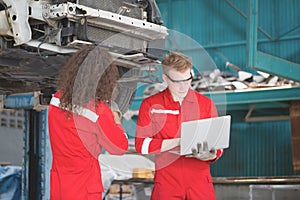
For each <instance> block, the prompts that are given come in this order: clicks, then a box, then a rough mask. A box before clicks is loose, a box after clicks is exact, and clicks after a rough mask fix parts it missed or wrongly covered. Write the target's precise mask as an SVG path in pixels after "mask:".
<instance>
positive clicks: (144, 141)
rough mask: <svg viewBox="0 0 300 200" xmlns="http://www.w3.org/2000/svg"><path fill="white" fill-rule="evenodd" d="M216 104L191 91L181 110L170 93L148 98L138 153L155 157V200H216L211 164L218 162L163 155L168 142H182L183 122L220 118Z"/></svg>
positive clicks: (142, 112) (139, 128) (141, 118)
mask: <svg viewBox="0 0 300 200" xmlns="http://www.w3.org/2000/svg"><path fill="white" fill-rule="evenodd" d="M216 116H217V110H216V107H215V105H214V103H213V102H212V101H211V100H210V99H209V98H207V97H205V96H203V95H201V94H199V93H197V92H195V91H194V90H191V89H189V91H188V93H187V96H186V97H185V99H184V100H183V102H182V105H181V106H180V104H179V102H175V101H174V100H173V98H172V96H171V94H170V91H169V89H166V90H164V91H162V92H160V93H157V94H155V95H153V96H151V97H148V98H146V99H145V100H144V101H143V102H142V105H141V107H140V110H139V117H138V121H137V129H136V138H135V146H136V150H137V152H138V153H141V154H149V153H154V154H156V155H155V168H156V169H155V177H154V188H153V191H152V196H151V199H152V200H171V199H189V200H191V199H193V200H211V199H215V198H216V197H215V193H214V188H213V184H212V177H211V174H210V166H209V164H210V163H211V162H213V161H215V160H216V159H218V158H219V157H220V156H221V155H222V154H223V149H222V150H217V158H216V159H215V160H212V161H201V160H198V159H196V158H186V157H185V156H179V155H176V154H173V153H170V152H160V149H161V145H162V141H163V140H164V139H171V138H179V137H180V125H181V123H182V122H186V121H191V120H198V119H204V118H210V117H216Z"/></svg>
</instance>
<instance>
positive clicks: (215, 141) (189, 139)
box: [170, 115, 231, 155]
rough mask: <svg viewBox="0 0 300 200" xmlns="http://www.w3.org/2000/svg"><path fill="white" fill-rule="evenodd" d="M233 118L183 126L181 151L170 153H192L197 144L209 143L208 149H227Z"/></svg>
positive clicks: (228, 117)
mask: <svg viewBox="0 0 300 200" xmlns="http://www.w3.org/2000/svg"><path fill="white" fill-rule="evenodd" d="M230 121H231V116H230V115H226V116H221V117H214V118H208V119H201V120H195V121H189V122H183V123H182V124H181V140H180V150H178V151H170V152H172V153H176V154H180V155H188V154H191V153H192V148H195V149H197V144H198V143H202V144H203V142H204V141H207V143H208V148H209V149H211V148H215V149H225V148H228V147H229V137H230Z"/></svg>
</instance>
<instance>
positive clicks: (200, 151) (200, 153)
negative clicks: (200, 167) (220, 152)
mask: <svg viewBox="0 0 300 200" xmlns="http://www.w3.org/2000/svg"><path fill="white" fill-rule="evenodd" d="M216 153H217V151H216V150H215V149H214V148H211V149H210V150H209V149H208V143H207V141H204V142H203V145H202V144H201V143H198V144H197V149H195V148H192V154H191V155H187V156H186V157H189V158H197V159H199V160H203V161H208V160H213V159H215V158H216V156H217V154H216Z"/></svg>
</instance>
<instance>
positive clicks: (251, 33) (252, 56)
mask: <svg viewBox="0 0 300 200" xmlns="http://www.w3.org/2000/svg"><path fill="white" fill-rule="evenodd" d="M257 1H258V0H249V4H248V9H249V10H248V12H249V14H248V20H247V30H248V31H247V66H248V67H254V66H255V60H256V50H257V24H258V3H257Z"/></svg>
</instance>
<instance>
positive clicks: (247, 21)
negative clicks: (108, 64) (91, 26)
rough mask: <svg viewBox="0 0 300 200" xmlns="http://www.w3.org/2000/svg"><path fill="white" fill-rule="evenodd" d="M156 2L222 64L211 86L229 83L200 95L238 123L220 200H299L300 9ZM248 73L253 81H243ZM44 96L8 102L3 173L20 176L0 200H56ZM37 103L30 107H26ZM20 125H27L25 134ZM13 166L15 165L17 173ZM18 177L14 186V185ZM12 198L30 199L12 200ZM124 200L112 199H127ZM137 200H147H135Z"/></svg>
mask: <svg viewBox="0 0 300 200" xmlns="http://www.w3.org/2000/svg"><path fill="white" fill-rule="evenodd" d="M156 2H157V4H158V7H159V9H160V12H161V15H162V20H163V22H164V23H163V26H165V27H167V28H168V29H169V30H173V31H177V32H180V33H182V34H184V35H186V36H188V37H190V38H192V39H193V40H195V41H196V42H197V43H198V44H199V46H201V47H202V48H204V49H205V50H206V51H207V52H208V54H209V56H210V57H211V59H212V60H213V61H214V62H215V65H216V67H217V69H219V71H207V72H205V73H204V74H203V75H202V76H203V77H204V76H205V75H206V77H207V78H208V79H209V78H212V76H213V75H215V76H218V77H222V80H226V84H224V82H222V81H220V82H218V81H217V80H210V81H208V82H209V84H207V85H206V86H201V88H200V85H199V88H198V89H199V91H200V92H201V93H203V94H204V95H207V96H209V97H212V98H213V99H216V104H217V107H218V108H219V112H220V113H223V114H229V115H231V116H232V124H231V133H230V134H231V136H230V147H229V148H228V149H226V150H225V154H224V155H223V156H222V157H221V158H220V160H218V161H217V162H216V163H214V164H213V165H212V167H211V172H212V176H213V177H214V185H215V190H216V194H217V199H220V200H221V199H272V200H273V199H298V198H299V196H300V176H299V171H300V126H299V122H300V84H299V82H300V12H299V9H300V1H298V0H286V1H282V0H247V1H240V0H157V1H156ZM178 50H179V51H180V52H182V53H185V54H187V55H191V56H194V54H193V52H195V51H197V50H199V49H195V48H189V47H188V46H184V45H183V46H181V45H180V46H178ZM194 65H197V63H194ZM241 71H242V72H247V73H250V74H252V76H251V77H247V78H246V79H242V77H239V76H240V75H241V73H240V72H241ZM261 71H262V72H265V73H266V74H264V73H260V72H261ZM247 73H245V74H247ZM254 76H260V78H261V79H260V81H256V82H255V79H254ZM228 82H231V83H228ZM241 85H242V86H241ZM239 86H241V87H239ZM149 87H151V85H145V84H143V85H140V86H138V87H137V91H136V95H135V99H134V100H133V102H132V104H131V107H130V109H129V111H128V112H129V114H128V113H127V115H128V116H130V117H128V118H126V119H124V120H123V125H124V127H125V129H126V130H127V132H128V134H129V136H130V137H129V139H130V141H131V142H132V141H133V137H134V134H135V127H134V124H135V121H136V119H137V115H138V113H137V110H138V108H139V105H140V103H141V101H142V100H143V99H144V98H145V97H146V96H147V95H149V94H146V93H145V91H146V89H148V90H149ZM224 97H225V101H224V100H223V98H224ZM34 98H35V96H34V94H32V95H29V96H18V95H15V96H14V95H11V96H8V97H6V101H5V106H6V107H7V108H11V109H10V111H9V112H8V111H7V110H5V111H2V113H1V127H0V149H1V151H0V163H2V166H1V167H0V169H1V173H2V172H3V173H4V172H5V173H9V172H12V174H14V176H10V173H9V175H8V176H7V177H4V178H2V179H0V200H2V199H21V197H20V196H22V199H24V200H26V199H49V170H50V167H51V149H50V146H49V138H48V137H49V136H48V130H47V129H48V127H47V109H44V110H42V111H36V110H33V109H32V106H31V105H32V102H33V99H34ZM219 98H221V99H222V100H221V101H218V99H219ZM27 99H29V101H28V102H29V103H27V102H25V100H27ZM20 102H23V103H24V102H25V103H24V104H23V103H20ZM28 105H29V106H28ZM12 109H13V110H15V109H16V110H17V111H16V112H13V111H12ZM8 115H9V119H8V117H7V116H8ZM13 117H15V118H13ZM13 121H14V122H13ZM9 122H11V124H10V123H9ZM18 123H19V124H20V123H23V126H21V127H22V128H20V125H19V124H18ZM32 146H34V151H33V150H32V148H31V147H32ZM2 147H5V148H2ZM12 147H14V148H12ZM131 148H133V144H132V143H131ZM130 152H131V153H132V152H133V153H134V150H133V149H131V150H130ZM20 155H22V156H20ZM149 159H151V158H149ZM8 166H12V167H13V169H12V171H9V170H11V169H8V168H7V167H8ZM9 178H10V179H13V180H11V181H10V182H9V181H7V180H8V179H9ZM5 181H6V182H5ZM2 183H5V184H2ZM9 188H10V189H9ZM7 191H10V192H11V191H13V193H15V194H19V195H20V196H17V197H16V196H14V197H13V196H12V195H11V196H10V195H9V194H7ZM5 195H6V196H5ZM117 195H118V194H114V195H111V196H110V197H109V198H108V197H107V199H113V198H116V199H118V198H119V196H117ZM7 197H8V198H7ZM124 198H125V199H126V196H125V197H124ZM124 198H123V199H124ZM130 198H131V199H134V198H135V199H137V197H133V196H129V197H127V199H130Z"/></svg>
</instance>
